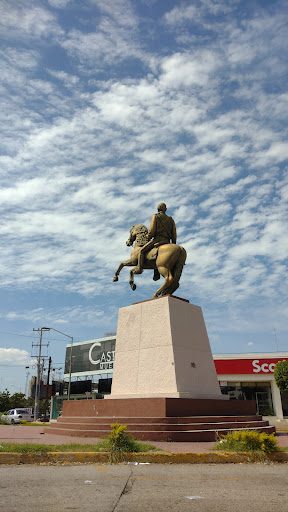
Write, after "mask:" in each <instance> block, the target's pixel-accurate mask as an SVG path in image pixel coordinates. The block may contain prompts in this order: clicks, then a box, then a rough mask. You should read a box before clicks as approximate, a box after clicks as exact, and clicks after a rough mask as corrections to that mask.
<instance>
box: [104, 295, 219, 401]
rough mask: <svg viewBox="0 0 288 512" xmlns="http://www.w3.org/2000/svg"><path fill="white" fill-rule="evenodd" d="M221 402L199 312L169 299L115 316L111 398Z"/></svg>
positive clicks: (135, 306)
mask: <svg viewBox="0 0 288 512" xmlns="http://www.w3.org/2000/svg"><path fill="white" fill-rule="evenodd" d="M150 397H151V398H152V397H166V398H204V399H223V400H225V399H226V398H228V397H226V396H223V395H221V391H220V386H219V382H218V379H217V374H216V370H215V365H214V361H213V358H212V353H211V348H210V343H209V339H208V336H207V331H206V327H205V322H204V318H203V315H202V310H201V308H200V307H199V306H194V305H192V304H189V301H186V300H184V299H180V298H178V297H174V296H166V297H161V298H159V299H152V300H148V301H145V302H140V303H136V304H133V305H132V306H128V307H125V308H121V309H120V310H119V317H118V327H117V339H116V352H115V361H114V372H113V382H112V391H111V395H108V396H106V397H105V398H107V399H109V398H110V399H115V398H150Z"/></svg>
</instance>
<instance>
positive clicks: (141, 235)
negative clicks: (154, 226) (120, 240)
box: [126, 224, 148, 246]
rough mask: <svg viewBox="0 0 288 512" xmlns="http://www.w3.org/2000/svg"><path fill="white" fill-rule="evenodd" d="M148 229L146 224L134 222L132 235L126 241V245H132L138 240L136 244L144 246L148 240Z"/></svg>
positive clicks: (131, 230)
mask: <svg viewBox="0 0 288 512" xmlns="http://www.w3.org/2000/svg"><path fill="white" fill-rule="evenodd" d="M147 235H148V229H147V228H146V226H144V224H137V225H136V226H134V224H132V228H131V229H130V236H129V238H128V240H127V242H126V245H128V246H131V245H133V243H134V242H135V240H136V245H138V246H140V245H141V246H142V245H145V243H146V242H148V238H147Z"/></svg>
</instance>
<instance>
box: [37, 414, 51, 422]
mask: <svg viewBox="0 0 288 512" xmlns="http://www.w3.org/2000/svg"><path fill="white" fill-rule="evenodd" d="M38 420H39V421H42V422H44V423H49V421H50V416H48V414H46V415H44V414H40V416H39V418H38Z"/></svg>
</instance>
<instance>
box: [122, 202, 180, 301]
mask: <svg viewBox="0 0 288 512" xmlns="http://www.w3.org/2000/svg"><path fill="white" fill-rule="evenodd" d="M157 209H158V213H156V214H155V215H153V217H152V220H151V225H150V228H149V231H148V229H147V228H146V226H144V224H137V225H136V226H134V225H133V226H132V229H131V230H130V236H129V238H128V240H127V242H126V245H128V246H131V245H133V243H134V242H135V245H134V249H133V251H132V252H131V257H130V259H129V260H126V261H123V262H122V263H120V265H119V267H118V269H117V270H116V272H115V275H114V277H113V281H118V275H119V274H120V272H121V270H122V268H123V267H134V268H132V269H131V270H130V279H129V283H130V286H131V288H132V290H136V284H135V283H134V274H142V272H143V269H153V270H154V277H153V279H154V281H157V280H158V279H160V275H162V276H163V277H164V279H165V282H164V284H163V285H162V286H161V287H160V288H159V289H158V290H157V291H156V292H155V293H154V295H153V297H160V296H163V295H170V294H172V293H174V292H175V290H177V288H179V281H180V277H181V274H182V269H183V266H184V264H185V261H186V251H185V249H184V247H181V246H180V245H177V244H176V238H177V233H176V227H175V222H174V220H173V219H172V217H169V216H168V215H166V209H167V208H166V205H165V204H164V203H160V204H159V205H158V206H157ZM170 240H171V242H172V243H170Z"/></svg>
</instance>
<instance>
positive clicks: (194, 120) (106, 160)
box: [0, 0, 288, 392]
mask: <svg viewBox="0 0 288 512" xmlns="http://www.w3.org/2000/svg"><path fill="white" fill-rule="evenodd" d="M287 20H288V9H287V3H286V2H284V1H281V0H280V1H278V0H274V1H273V2H271V1H261V0H258V1H257V0H249V1H248V0H247V1H245V0H226V1H225V2H223V1H222V0H219V1H218V0H195V1H192V0H191V1H183V2H182V1H178V0H165V1H164V0H137V1H131V2H130V1H129V0H105V1H103V0H90V1H89V0H83V1H81V2H78V1H76V0H71V1H70V0H47V1H44V0H43V1H41V0H33V2H31V1H30V0H27V1H26V0H18V1H17V0H7V1H5V0H2V2H1V17H0V30H1V33H0V37H1V47H0V48H1V49H0V54H1V55H0V58H1V85H0V94H1V97H2V98H1V110H0V120H1V138H0V172H1V189H0V208H1V224H0V230H1V246H0V276H1V277H0V278H1V287H0V303H1V308H0V331H1V332H0V340H1V341H0V365H1V366H0V390H2V389H3V388H5V387H8V389H9V390H10V391H11V392H14V391H16V390H17V389H18V390H19V389H20V388H21V390H22V391H23V390H24V388H25V378H26V370H25V368H24V367H25V365H27V364H31V357H30V356H31V343H32V342H33V341H34V343H35V342H36V341H37V339H38V334H37V333H35V332H34V333H33V328H40V327H42V326H48V327H53V328H55V329H57V330H59V331H62V332H64V333H66V334H68V335H70V336H73V337H74V339H75V341H82V340H83V341H84V340H89V339H93V338H97V337H103V334H104V332H105V331H114V330H116V326H117V314H118V309H119V308H120V307H124V306H127V305H130V304H131V303H133V302H137V301H141V300H145V299H148V298H150V297H151V296H152V295H153V293H154V291H155V290H156V289H157V283H154V282H153V281H152V274H151V273H150V272H148V271H146V272H145V273H144V274H143V275H142V276H139V277H137V278H136V283H137V290H136V291H135V292H132V291H131V289H130V287H129V284H128V269H123V270H122V273H121V275H120V281H119V282H118V283H113V282H112V277H113V275H114V272H115V270H116V268H117V267H118V265H119V263H120V261H122V260H124V259H127V258H128V255H129V254H130V249H129V248H127V247H126V245H125V241H126V239H127V238H128V234H129V230H130V227H131V224H132V223H133V224H136V223H140V222H141V223H145V224H146V225H149V223H150V219H151V216H152V214H153V213H155V211H156V206H157V204H158V203H159V202H160V201H161V202H162V201H164V202H165V203H166V204H167V206H168V212H167V213H168V214H170V215H172V216H173V218H174V219H175V222H176V225H177V230H178V242H179V243H180V244H181V245H183V246H184V247H185V249H186V250H187V253H188V258H187V264H186V266H185V269H184V272H183V275H182V278H181V286H180V289H179V290H178V291H177V295H179V296H181V297H184V298H186V299H189V300H190V302H191V303H192V304H197V305H200V306H201V307H202V309H203V313H204V318H205V320H206V326H207V329H208V334H209V338H210V342H211V346H212V351H213V352H214V353H230V352H235V353H241V352H265V351H266V352H271V351H274V350H275V349H276V339H275V335H274V329H276V337H277V343H278V347H279V350H280V351H288V345H287V317H288V307H287V272H286V264H287V249H288V237H287V198H288V174H287V157H288V144H287V117H288V103H287V100H288V92H287V81H288V80H287ZM45 340H46V341H49V354H50V355H51V357H52V359H53V365H55V366H57V365H58V366H59V365H60V366H61V365H62V364H63V361H64V354H65V344H66V342H69V340H68V339H67V338H65V337H63V336H61V335H58V334H57V333H55V332H54V333H53V334H52V332H50V334H49V333H47V334H45ZM30 372H31V374H33V370H32V369H31V370H30Z"/></svg>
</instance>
